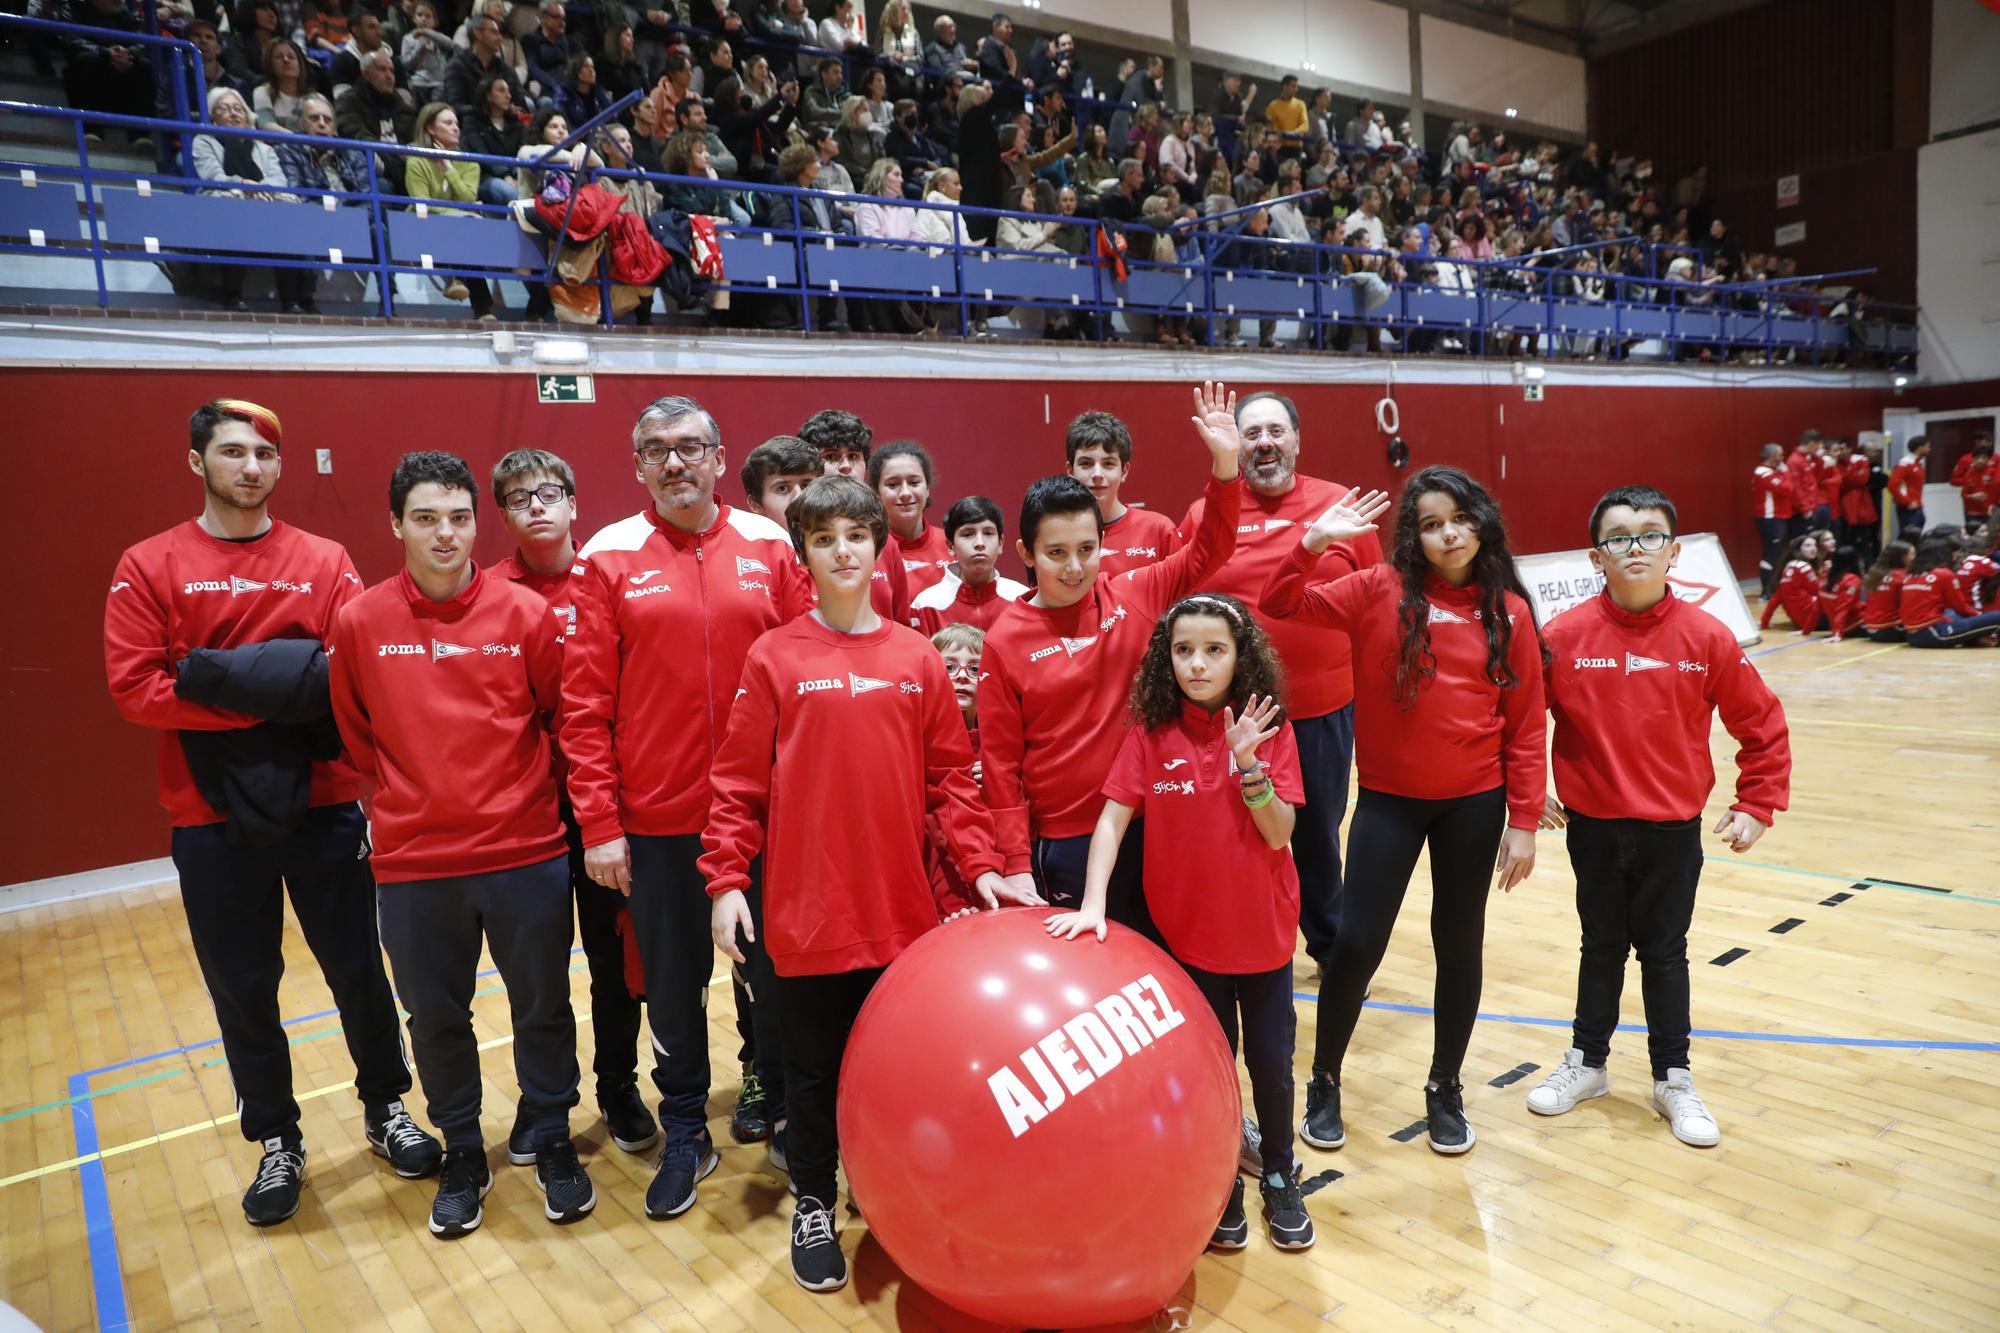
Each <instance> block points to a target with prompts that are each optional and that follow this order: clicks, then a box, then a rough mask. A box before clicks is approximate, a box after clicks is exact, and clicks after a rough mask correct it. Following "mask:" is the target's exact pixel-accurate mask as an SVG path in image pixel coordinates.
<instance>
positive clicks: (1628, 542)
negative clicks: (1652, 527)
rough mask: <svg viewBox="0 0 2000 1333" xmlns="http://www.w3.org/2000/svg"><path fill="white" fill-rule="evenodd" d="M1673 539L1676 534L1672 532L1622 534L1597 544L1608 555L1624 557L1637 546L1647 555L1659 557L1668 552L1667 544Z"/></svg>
mask: <svg viewBox="0 0 2000 1333" xmlns="http://www.w3.org/2000/svg"><path fill="white" fill-rule="evenodd" d="M1673 539H1674V534H1673V533H1671V532H1658V531H1655V532H1642V533H1639V534H1638V535H1637V536H1629V535H1627V534H1625V533H1622V532H1621V533H1619V534H1618V535H1617V536H1615V537H1606V538H1605V539H1604V540H1603V541H1601V542H1599V543H1598V544H1597V548H1598V549H1599V550H1601V551H1603V552H1604V553H1605V554H1606V555H1624V554H1625V553H1626V552H1628V551H1630V550H1631V549H1632V548H1633V547H1635V546H1636V547H1638V548H1639V549H1640V550H1642V551H1644V552H1645V553H1646V554H1647V555H1657V554H1659V553H1660V552H1661V551H1664V550H1666V549H1667V543H1668V542H1670V541H1672V540H1673Z"/></svg>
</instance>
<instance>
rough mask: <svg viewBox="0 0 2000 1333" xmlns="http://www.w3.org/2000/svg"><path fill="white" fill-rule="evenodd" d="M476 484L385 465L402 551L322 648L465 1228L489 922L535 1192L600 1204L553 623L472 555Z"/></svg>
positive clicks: (423, 468) (479, 1174) (449, 467)
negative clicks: (581, 1155)
mask: <svg viewBox="0 0 2000 1333" xmlns="http://www.w3.org/2000/svg"><path fill="white" fill-rule="evenodd" d="M478 502H479V486H478V483H477V482H475V481H474V480H473V478H472V471H471V469H469V468H468V467H466V465H465V460H463V459H461V458H458V457H456V456H454V455H452V454H445V453H432V452H423V453H412V454H405V455H403V458H402V461H401V462H399V463H398V464H397V465H396V471H395V474H394V476H392V477H391V478H390V481H389V512H390V514H391V515H392V516H393V519H394V527H395V532H396V536H397V537H398V538H400V539H401V541H402V543H403V570H402V572H401V573H400V574H398V575H396V577H394V578H392V579H390V580H388V581H387V582H386V583H378V584H376V585H375V586H374V587H373V588H370V589H369V590H368V591H367V592H364V593H362V594H361V595H360V596H359V597H357V598H355V599H354V600H353V601H352V602H349V603H348V604H347V605H346V606H345V607H343V608H342V609H341V613H340V618H339V620H338V622H337V623H336V624H335V626H334V630H333V643H332V646H331V648H330V649H329V651H328V654H327V655H328V657H329V659H330V660H331V662H332V665H333V712H334V716H335V717H336V718H337V719H338V720H339V722H340V733H341V736H342V738H343V739H344V740H345V741H346V742H347V750H348V753H349V754H351V755H352V756H353V757H354V765H355V767H356V768H358V769H360V770H361V772H362V773H363V774H365V775H366V776H367V777H369V778H370V779H372V780H373V781H374V782H375V784H376V789H375V803H374V806H373V809H372V811H371V815H372V819H371V821H370V828H371V832H372V838H373V841H374V844H375V852H374V860H375V877H376V879H377V880H378V881H379V882H380V883H381V885H382V890H381V894H380V912H381V922H382V944H383V947H384V948H386V949H387V950H388V952H389V962H390V965H391V966H392V967H394V969H395V972H396V990H397V992H398V995H399V997H400V998H401V1000H402V1002H403V1004H404V1006H405V1007H406V1008H407V1009H408V1010H409V1012H410V1045H411V1048H412V1050H413V1051H414V1053H415V1055H416V1058H417V1074H418V1076H419V1077H420V1078H422V1079H423V1083H424V1095H425V1096H426V1097H427V1098H428V1099H429V1101H430V1117H431V1122H432V1123H433V1124H435V1125H436V1126H437V1127H438V1132H439V1133H441V1134H442V1135H443V1136H444V1146H445V1153H444V1163H443V1166H442V1168H441V1170H440V1171H439V1174H438V1190H437V1198H436V1201H435V1202H434V1203H433V1204H432V1205H431V1217H430V1229H431V1233H432V1234H433V1235H436V1236H440V1237H451V1236H462V1235H464V1234H466V1233H467V1232H469V1231H472V1230H474V1229H476V1228H477V1227H478V1226H479V1223H480V1221H481V1219H482V1218H483V1217H484V1215H485V1210H484V1208H483V1206H482V1204H481V1202H480V1201H481V1200H482V1199H484V1198H485V1197H486V1192H487V1191H488V1190H490V1189H491V1188H492V1187H493V1175H492V1173H491V1171H489V1170H488V1169H487V1165H486V1150H485V1145H484V1143H483V1142H482V1141H481V1138H480V1132H479V1106H480V1077H479V1041H478V1038H477V1037H476V1036H474V1034H473V1031H472V992H473V988H474V986H475V985H476V984H477V974H478V971H479V952H480V946H481V943H482V941H483V942H484V944H485V946H486V947H487V948H489V949H490V950H492V953H493V962H494V964H495V965H496V966H497V967H498V968H499V969H500V975H501V978H502V979H503V980H504V981H505V982H506V983H507V1003H508V1007H509V1009H511V1010H512V1013H513V1030H514V1073H515V1076H516V1077H517V1078H518V1079H519V1081H520V1105H521V1109H522V1111H523V1112H524V1113H525V1115H526V1117H527V1119H528V1120H529V1122H530V1126H531V1128H530V1135H531V1144H532V1148H533V1151H534V1153H535V1181H536V1184H538V1185H539V1186H540V1187H541V1189H542V1194H543V1199H544V1204H543V1211H544V1212H545V1213H546V1214H547V1215H548V1217H549V1218H550V1219H551V1220H552V1221H556V1222H574V1221H576V1220H577V1219H578V1218H581V1217H583V1216H585V1215H586V1214H588V1213H589V1212H590V1211H591V1209H592V1208H594V1207H596V1206H597V1194H596V1192H595V1191H594V1190H593V1189H592V1188H591V1185H590V1177H589V1176H588V1175H587V1174H585V1172H584V1169H583V1164H582V1162H581V1161H579V1160H578V1158H577V1153H576V1145H575V1144H573V1143H572V1142H571V1141H570V1137H569V1108H570V1107H572V1106H574V1105H576V1101H577V1096H576V1089H577V1068H576V1019H575V1016H574V1015H573V1014H572V1013H571V1011H570V1004H569V941H570V919H571V918H570V912H571V907H570V883H569V858H568V856H567V854H566V852H565V850H564V846H563V829H562V820H561V818H560V817H559V816H558V815H557V813H556V780H555V771H554V766H553V762H552V754H551V750H550V748H549V747H550V735H551V733H552V731H553V729H554V726H555V717H556V710H557V706H558V705H559V704H560V703H561V700H562V634H563V624H562V621H561V620H560V619H559V618H558V617H557V616H556V613H555V611H554V610H553V609H552V608H551V607H550V606H549V604H548V602H547V600H546V599H544V598H543V597H542V596H541V595H540V594H538V593H535V592H532V591H530V590H529V589H527V588H523V587H521V586H519V585H517V584H513V583H508V582H505V581H503V580H500V579H495V578H490V577H488V576H487V575H485V574H484V573H483V572H482V571H481V570H480V568H479V566H477V565H475V564H473V563H472V543H473V539H474V537H475V536H476V535H477V532H478V524H477V520H476V518H475V516H474V511H475V507H476V506H477V504H478Z"/></svg>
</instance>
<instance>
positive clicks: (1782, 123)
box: [1588, 0, 1928, 188]
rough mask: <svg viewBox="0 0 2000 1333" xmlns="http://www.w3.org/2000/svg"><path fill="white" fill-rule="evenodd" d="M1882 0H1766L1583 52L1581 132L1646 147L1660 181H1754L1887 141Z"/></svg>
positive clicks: (1904, 20)
mask: <svg viewBox="0 0 2000 1333" xmlns="http://www.w3.org/2000/svg"><path fill="white" fill-rule="evenodd" d="M1927 8H1928V6H1926V5H1922V4H1899V3H1892V2H1891V0H1772V3H1770V4H1765V5H1760V6H1758V7H1756V8H1753V9H1747V10H1742V11H1739V12H1737V13H1734V14H1730V15H1727V16H1725V17H1723V18H1720V19H1717V20H1715V21H1714V22H1711V23H1704V24H1702V25H1700V26H1699V27H1694V28H1687V29H1684V30H1682V31H1680V32H1675V33H1670V34H1668V35H1667V36H1665V37H1662V38H1660V39H1659V40H1658V41H1654V42H1649V43H1647V44H1645V45H1643V46H1638V47H1634V48H1631V49H1630V50H1625V51H1618V52H1614V53H1612V54H1610V55H1605V56H1599V57H1595V58H1593V59H1592V60H1591V61H1590V64H1589V71H1588V78H1589V99H1590V114H1589V121H1590V132H1591V137H1592V138H1594V139H1596V140H1597V141H1598V142H1599V143H1601V144H1603V145H1604V146H1605V148H1607V149H1611V148H1616V149H1618V150H1620V151H1631V152H1637V153H1639V154H1641V155H1642V156H1650V157H1651V158H1652V159H1653V161H1654V164H1655V166H1656V168H1657V169H1658V172H1659V175H1660V176H1661V177H1662V178H1663V179H1664V180H1665V181H1666V182H1667V184H1668V185H1669V186H1671V185H1672V183H1673V182H1674V181H1675V180H1677V179H1678V178H1679V177H1680V176H1681V175H1683V174H1684V173H1686V172H1688V171H1690V170H1692V169H1694V168H1695V167H1698V166H1707V167H1708V169H1709V181H1710V185H1711V187H1712V188H1727V187H1730V186H1735V185H1743V184H1748V183H1751V182H1755V181H1766V180H1770V179H1773V178H1775V177H1777V176H1782V175H1789V174H1791V173H1793V172H1799V171H1810V170H1812V169H1814V168H1816V167H1824V166H1832V165H1836V164H1838V163H1842V162H1848V161H1852V160H1854V159H1856V158H1863V157H1870V156H1873V155H1875V154H1878V153H1882V152H1886V151H1887V150H1888V149H1889V148H1891V147H1892V146H1893V143H1894V140H1893V130H1894V121H1895V115H1894V108H1895V97H1894V82H1895V80H1894V78H1893V75H1892V63H1893V62H1892V53H1893V51H1894V49H1895V47H1896V41H1895V33H1896V28H1897V25H1898V24H1909V23H1913V22H1917V21H1919V19H1920V18H1921V19H1922V20H1923V21H1924V22H1926V23H1927V21H1928V16H1927V14H1925V15H1919V14H1918V13H1917V11H1922V10H1927Z"/></svg>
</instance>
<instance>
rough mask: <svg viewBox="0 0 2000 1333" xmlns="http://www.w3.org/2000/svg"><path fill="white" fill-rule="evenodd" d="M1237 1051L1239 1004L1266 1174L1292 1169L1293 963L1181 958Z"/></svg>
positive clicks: (1232, 1050) (1287, 1175) (1295, 1026)
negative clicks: (1232, 963)
mask: <svg viewBox="0 0 2000 1333" xmlns="http://www.w3.org/2000/svg"><path fill="white" fill-rule="evenodd" d="M1181 968H1182V970H1183V971H1185V972H1186V973H1187V974H1188V977H1189V979H1190V980H1192V981H1193V982H1194V984H1195V987H1196V989H1198V990H1200V991H1201V994H1202V998H1204V999H1206V1000H1207V1001H1208V1007H1209V1008H1210V1009H1212V1010H1214V1012H1215V1020H1216V1022H1218V1023H1220V1024H1222V1035H1223V1036H1225V1037H1227V1038H1228V1039H1229V1052H1230V1054H1232V1055H1234V1054H1235V1053H1236V1038H1237V1033H1238V1031H1239V1026H1238V1023H1237V1018H1236V1014H1237V1010H1238V1008H1239V1007H1240V1008H1241V1009H1242V1011H1243V1021H1242V1024H1241V1028H1240V1030H1241V1032H1242V1037H1243V1066H1244V1068H1245V1069H1247V1070H1249V1071H1250V1100H1251V1103H1252V1104H1253V1106H1254V1107H1255V1109H1256V1112H1257V1128H1258V1130H1259V1131H1260V1132H1262V1134H1263V1136H1264V1174H1265V1175H1267V1176H1268V1175H1270V1174H1271V1173H1272V1172H1273V1171H1275V1172H1277V1173H1278V1174H1279V1175H1281V1176H1283V1177H1285V1178H1286V1179H1290V1178H1291V1174H1292V1046H1293V1041H1294V1038H1296V1036H1297V1035H1298V1016H1297V1014H1296V1013H1294V1012H1293V1009H1292V965H1291V964H1290V963H1286V964H1285V965H1284V966H1283V967H1281V968H1278V969H1276V970H1274V971H1270V972H1240V973H1239V972H1204V971H1203V970H1202V969H1201V968H1198V967H1195V966H1194V965H1193V964H1191V963H1182V964H1181Z"/></svg>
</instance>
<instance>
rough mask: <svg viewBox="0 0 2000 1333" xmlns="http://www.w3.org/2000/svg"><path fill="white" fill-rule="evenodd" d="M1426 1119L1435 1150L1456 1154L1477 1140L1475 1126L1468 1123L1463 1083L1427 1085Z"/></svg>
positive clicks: (1433, 1149) (1470, 1146) (1425, 1097)
mask: <svg viewBox="0 0 2000 1333" xmlns="http://www.w3.org/2000/svg"><path fill="white" fill-rule="evenodd" d="M1424 1119H1425V1121H1426V1122H1427V1124H1426V1129H1427V1133H1428V1137H1429V1138H1430V1143H1431V1151H1432V1152H1441V1153H1445V1154H1446V1155H1448V1156H1456V1155H1457V1154H1459V1153H1462V1152H1470V1151H1471V1150H1472V1145H1473V1143H1474V1142H1476V1141H1477V1140H1478V1137H1479V1136H1478V1135H1476V1134H1474V1133H1473V1132H1472V1126H1471V1125H1469V1124H1467V1123H1466V1119H1465V1087H1464V1085H1463V1084H1459V1083H1440V1084H1439V1085H1438V1086H1436V1087H1435V1088H1425V1089H1424Z"/></svg>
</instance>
